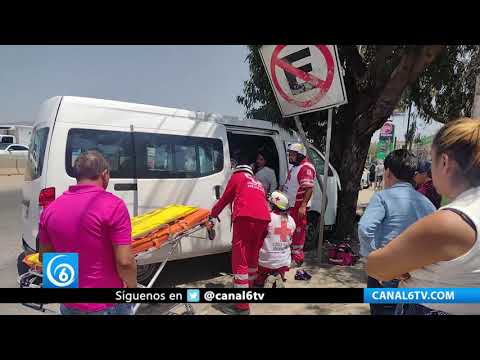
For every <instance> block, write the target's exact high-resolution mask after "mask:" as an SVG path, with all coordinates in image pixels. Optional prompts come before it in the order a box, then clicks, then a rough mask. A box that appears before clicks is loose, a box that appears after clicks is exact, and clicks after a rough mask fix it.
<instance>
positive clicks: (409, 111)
mask: <svg viewBox="0 0 480 360" xmlns="http://www.w3.org/2000/svg"><path fill="white" fill-rule="evenodd" d="M411 113H412V102H411V101H410V106H409V107H408V120H407V132H406V134H408V133H409V131H410V114H411ZM413 135H415V134H413ZM409 140H410V139H407V138H406V139H405V145H404V146H403V147H404V148H405V149H408V143H409ZM412 141H413V139H412Z"/></svg>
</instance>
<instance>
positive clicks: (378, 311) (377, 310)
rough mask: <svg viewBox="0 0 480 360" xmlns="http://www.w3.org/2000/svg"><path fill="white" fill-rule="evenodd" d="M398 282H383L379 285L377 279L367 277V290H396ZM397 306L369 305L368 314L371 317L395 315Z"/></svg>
mask: <svg viewBox="0 0 480 360" xmlns="http://www.w3.org/2000/svg"><path fill="white" fill-rule="evenodd" d="M398 283H399V281H398V280H391V281H384V282H383V284H380V283H379V282H378V280H377V279H374V278H372V277H370V276H369V277H368V279H367V287H368V288H396V287H398ZM396 307H397V304H370V314H372V315H395V309H396Z"/></svg>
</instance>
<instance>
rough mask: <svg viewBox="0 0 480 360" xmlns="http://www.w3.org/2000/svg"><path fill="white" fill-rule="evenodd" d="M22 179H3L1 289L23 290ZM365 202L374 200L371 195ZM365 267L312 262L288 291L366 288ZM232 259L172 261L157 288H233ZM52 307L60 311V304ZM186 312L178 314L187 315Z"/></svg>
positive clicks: (332, 309)
mask: <svg viewBox="0 0 480 360" xmlns="http://www.w3.org/2000/svg"><path fill="white" fill-rule="evenodd" d="M22 183H23V176H0V288H8V287H18V284H17V256H18V254H20V252H21V251H22V249H21V232H22V231H21V223H22V222H21V216H22V214H21V196H22V194H21V186H22ZM367 191H368V193H365V196H363V197H362V201H363V199H365V200H366V201H368V198H369V197H370V196H371V193H370V191H369V190H367ZM362 266H363V265H362V264H358V265H356V266H354V267H338V266H331V265H330V266H324V265H318V264H315V262H314V261H312V262H309V260H308V259H306V269H308V271H309V272H310V273H311V274H312V275H313V278H312V280H310V281H308V282H304V281H295V280H294V279H293V277H294V271H289V272H288V273H287V279H288V280H287V286H288V287H298V288H300V287H363V286H364V284H365V273H364V272H363V269H362ZM228 273H230V255H229V254H220V255H212V256H203V257H199V258H194V259H187V260H179V261H174V262H169V263H168V264H167V266H166V267H165V269H164V270H163V271H162V273H161V275H160V277H159V279H158V280H157V282H156V283H155V285H154V286H155V287H159V288H166V287H182V288H185V287H194V288H197V287H206V288H208V287H230V286H231V277H230V276H229V275H228ZM193 307H194V310H195V313H196V314H199V315H216V314H220V313H219V312H218V311H217V310H215V309H214V307H213V306H211V305H210V304H194V305H193ZM48 308H50V309H52V310H53V311H58V305H55V304H50V305H48ZM164 308H165V305H162V304H151V305H148V304H147V305H144V306H142V307H141V308H140V310H139V314H163V313H164V310H165V309H164ZM183 311H184V309H183V308H182V307H180V308H178V309H177V310H176V312H177V313H182V312H183ZM252 311H253V313H254V314H270V315H273V314H305V315H307V314H308V315H318V314H368V305H366V304H254V305H252ZM0 314H2V315H3V314H5V315H7V314H11V315H26V314H35V315H39V314H40V312H38V311H35V310H32V309H29V308H27V307H25V306H22V305H21V304H0Z"/></svg>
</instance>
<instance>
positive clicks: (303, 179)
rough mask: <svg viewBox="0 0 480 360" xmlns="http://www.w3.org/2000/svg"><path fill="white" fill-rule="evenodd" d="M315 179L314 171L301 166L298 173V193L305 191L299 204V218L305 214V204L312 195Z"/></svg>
mask: <svg viewBox="0 0 480 360" xmlns="http://www.w3.org/2000/svg"><path fill="white" fill-rule="evenodd" d="M315 178H316V175H315V171H314V170H312V169H310V168H309V167H307V166H303V167H302V169H301V170H300V171H299V172H298V183H299V185H300V189H299V191H302V190H304V191H305V195H304V197H303V200H302V203H301V204H300V208H299V209H298V215H299V216H300V217H301V218H303V217H305V216H306V214H307V204H308V202H309V201H310V199H311V198H312V195H313V189H314V187H315Z"/></svg>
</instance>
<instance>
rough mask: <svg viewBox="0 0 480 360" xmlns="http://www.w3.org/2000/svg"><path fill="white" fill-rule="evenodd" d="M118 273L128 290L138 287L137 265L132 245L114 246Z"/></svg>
mask: <svg viewBox="0 0 480 360" xmlns="http://www.w3.org/2000/svg"><path fill="white" fill-rule="evenodd" d="M113 251H114V253H115V261H116V264H117V272H118V276H120V279H122V280H123V281H124V282H125V284H126V286H127V288H136V287H137V264H136V261H135V258H134V257H133V253H132V247H131V245H113Z"/></svg>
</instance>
